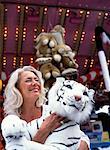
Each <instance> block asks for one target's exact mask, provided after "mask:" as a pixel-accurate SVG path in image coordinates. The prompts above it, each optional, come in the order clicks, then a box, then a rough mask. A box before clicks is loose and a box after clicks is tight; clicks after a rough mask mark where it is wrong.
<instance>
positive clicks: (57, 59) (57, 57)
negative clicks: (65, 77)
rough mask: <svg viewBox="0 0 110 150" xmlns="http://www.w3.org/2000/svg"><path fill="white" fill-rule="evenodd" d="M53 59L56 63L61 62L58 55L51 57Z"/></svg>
mask: <svg viewBox="0 0 110 150" xmlns="http://www.w3.org/2000/svg"><path fill="white" fill-rule="evenodd" d="M53 59H54V60H55V61H56V62H60V61H61V56H60V55H59V54H55V55H54V56H53Z"/></svg>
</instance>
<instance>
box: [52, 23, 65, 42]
mask: <svg viewBox="0 0 110 150" xmlns="http://www.w3.org/2000/svg"><path fill="white" fill-rule="evenodd" d="M50 33H51V34H52V35H53V36H54V37H55V39H56V41H57V42H58V44H63V43H65V39H64V35H65V29H64V27H62V26H61V25H56V26H54V28H53V29H52V30H51V31H50Z"/></svg>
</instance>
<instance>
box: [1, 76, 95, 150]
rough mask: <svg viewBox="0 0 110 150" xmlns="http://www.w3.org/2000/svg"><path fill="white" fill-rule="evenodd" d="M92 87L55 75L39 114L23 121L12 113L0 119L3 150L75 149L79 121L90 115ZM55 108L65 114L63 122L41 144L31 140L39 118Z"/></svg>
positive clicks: (79, 131)
mask: <svg viewBox="0 0 110 150" xmlns="http://www.w3.org/2000/svg"><path fill="white" fill-rule="evenodd" d="M93 97H94V90H92V89H88V88H87V87H85V86H84V85H82V84H81V83H78V82H76V81H74V80H65V78H63V77H62V78H57V80H56V82H55V84H54V85H53V86H52V88H51V89H50V90H49V93H48V100H49V104H48V105H47V106H46V105H44V106H43V115H42V117H41V118H39V119H35V120H33V121H31V122H30V123H26V122H25V121H23V120H21V119H20V118H19V117H17V116H15V115H8V116H7V117H5V118H4V120H3V121H2V124H1V127H2V134H3V137H4V139H5V141H6V147H5V149H6V150H15V149H16V150H58V149H59V150H70V149H71V150H77V149H78V148H79V145H80V141H81V140H82V137H83V136H84V135H83V132H82V131H81V130H80V126H79V124H80V123H81V122H83V121H85V120H87V118H88V117H89V116H90V114H91V111H92V108H93V103H94V100H93ZM52 112H55V113H57V114H59V115H61V116H64V117H66V118H67V119H66V121H65V122H61V124H62V125H61V126H60V127H59V128H57V129H55V130H54V131H53V132H52V133H50V135H49V136H48V138H47V139H46V141H45V143H44V144H40V143H38V142H33V141H31V140H32V138H33V137H34V136H35V134H36V132H37V131H38V130H39V128H40V126H41V124H42V122H43V120H45V118H46V117H47V116H49V115H50V113H52Z"/></svg>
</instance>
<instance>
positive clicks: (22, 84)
mask: <svg viewBox="0 0 110 150" xmlns="http://www.w3.org/2000/svg"><path fill="white" fill-rule="evenodd" d="M18 89H19V90H20V92H21V94H22V96H23V99H24V100H25V99H30V98H31V99H37V98H38V97H39V94H40V92H41V84H40V81H39V78H38V77H37V76H36V75H35V74H34V73H33V72H31V71H24V72H22V73H21V74H20V76H19V81H18Z"/></svg>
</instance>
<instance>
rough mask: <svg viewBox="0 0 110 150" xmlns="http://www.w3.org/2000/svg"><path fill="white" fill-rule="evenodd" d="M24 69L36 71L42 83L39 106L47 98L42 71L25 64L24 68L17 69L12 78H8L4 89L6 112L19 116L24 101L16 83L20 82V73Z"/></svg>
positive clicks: (6, 113)
mask: <svg viewBox="0 0 110 150" xmlns="http://www.w3.org/2000/svg"><path fill="white" fill-rule="evenodd" d="M24 71H31V72H33V73H35V74H36V75H37V76H38V78H39V81H40V83H41V93H40V95H39V99H38V100H37V103H36V105H37V107H40V106H41V105H42V104H43V103H44V101H45V100H46V97H45V88H44V82H43V78H42V75H41V72H40V71H38V70H36V69H35V68H34V67H32V66H24V67H23V68H18V69H16V70H15V71H14V72H13V73H12V74H11V76H10V79H9V80H8V83H7V86H6V88H5V91H4V104H3V106H4V114H5V115H9V114H15V115H17V116H20V108H21V106H22V103H23V97H22V95H21V93H20V91H19V90H18V88H17V86H16V84H17V82H19V81H18V80H19V75H20V74H21V73H22V72H24Z"/></svg>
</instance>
